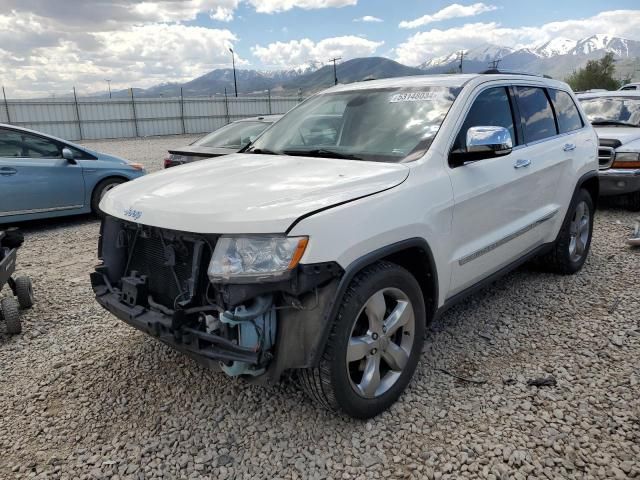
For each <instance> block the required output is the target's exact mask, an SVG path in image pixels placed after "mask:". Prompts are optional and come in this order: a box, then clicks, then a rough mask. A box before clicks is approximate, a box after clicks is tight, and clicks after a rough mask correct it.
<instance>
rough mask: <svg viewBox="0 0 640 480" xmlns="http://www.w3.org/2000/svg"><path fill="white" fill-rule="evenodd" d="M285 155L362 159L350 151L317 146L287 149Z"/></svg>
mask: <svg viewBox="0 0 640 480" xmlns="http://www.w3.org/2000/svg"><path fill="white" fill-rule="evenodd" d="M283 153H284V154H285V155H297V156H300V157H324V158H343V159H345V160H362V159H361V158H360V157H357V156H355V155H351V154H348V153H340V152H336V151H335V150H328V149H326V148H316V149H314V150H285V151H284V152H283Z"/></svg>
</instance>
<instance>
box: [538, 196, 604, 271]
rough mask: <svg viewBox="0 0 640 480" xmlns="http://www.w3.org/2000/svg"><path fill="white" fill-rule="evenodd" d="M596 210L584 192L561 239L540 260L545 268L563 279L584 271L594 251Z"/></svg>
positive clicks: (571, 210)
mask: <svg viewBox="0 0 640 480" xmlns="http://www.w3.org/2000/svg"><path fill="white" fill-rule="evenodd" d="M594 210H595V209H594V207H593V199H592V198H591V195H590V194H589V192H588V191H586V190H584V189H580V190H579V191H578V193H577V194H576V196H575V197H574V199H573V200H572V202H571V205H569V210H568V211H567V216H566V218H565V220H564V223H563V224H562V228H561V229H560V233H559V234H558V239H557V240H556V242H555V243H554V244H553V247H552V249H551V251H550V252H549V253H547V254H545V255H544V256H543V257H542V258H541V260H540V264H541V266H542V267H543V268H545V269H546V270H549V271H551V272H554V273H559V274H562V275H571V274H574V273H577V272H578V271H580V269H581V268H582V266H583V265H584V262H585V261H586V260H587V256H588V255H589V249H590V247H591V238H592V235H593V214H594Z"/></svg>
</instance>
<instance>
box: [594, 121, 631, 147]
mask: <svg viewBox="0 0 640 480" xmlns="http://www.w3.org/2000/svg"><path fill="white" fill-rule="evenodd" d="M594 128H595V129H596V133H597V134H598V138H602V139H607V140H620V143H622V145H623V146H625V145H626V144H627V143H630V142H633V141H638V140H640V128H634V127H598V126H595V127H594ZM636 145H637V143H636ZM618 148H621V147H618Z"/></svg>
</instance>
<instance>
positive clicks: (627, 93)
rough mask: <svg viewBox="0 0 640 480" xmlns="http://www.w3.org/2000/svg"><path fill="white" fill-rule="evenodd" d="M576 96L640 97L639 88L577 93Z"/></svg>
mask: <svg viewBox="0 0 640 480" xmlns="http://www.w3.org/2000/svg"><path fill="white" fill-rule="evenodd" d="M577 97H578V98H581V99H584V98H602V97H627V98H629V97H637V98H640V91H639V90H609V91H605V92H589V93H579V94H578V95H577Z"/></svg>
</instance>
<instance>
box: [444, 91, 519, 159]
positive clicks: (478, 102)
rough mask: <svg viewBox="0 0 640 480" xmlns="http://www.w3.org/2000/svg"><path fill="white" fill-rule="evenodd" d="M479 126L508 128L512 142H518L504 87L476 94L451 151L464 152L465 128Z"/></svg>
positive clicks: (465, 141)
mask: <svg viewBox="0 0 640 480" xmlns="http://www.w3.org/2000/svg"><path fill="white" fill-rule="evenodd" d="M481 126H482V127H485V126H486V127H504V128H506V129H507V130H509V133H510V134H511V140H512V141H513V144H514V145H517V144H518V143H519V142H518V138H517V136H516V132H515V129H514V123H513V114H512V111H511V103H510V102H509V94H508V93H507V89H506V88H505V87H495V88H489V89H487V90H485V91H484V92H482V93H481V94H480V95H478V98H476V99H475V101H474V102H473V105H471V109H470V110H469V113H468V114H467V118H466V119H465V120H464V123H463V124H462V128H461V129H460V132H458V136H457V137H456V141H455V142H454V144H453V150H452V151H453V152H464V151H465V150H466V145H467V130H469V128H471V127H481Z"/></svg>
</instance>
